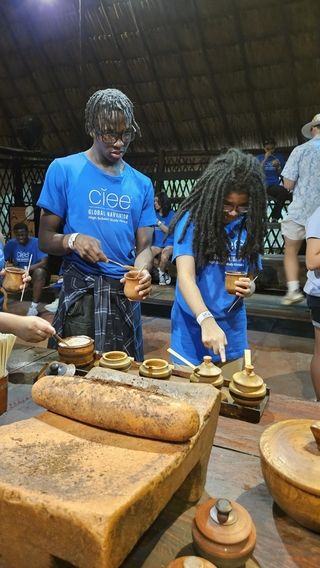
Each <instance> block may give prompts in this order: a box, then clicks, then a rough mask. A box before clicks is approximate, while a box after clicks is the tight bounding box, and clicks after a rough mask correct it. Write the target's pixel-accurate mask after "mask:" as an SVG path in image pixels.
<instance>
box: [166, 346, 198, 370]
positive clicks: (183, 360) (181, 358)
mask: <svg viewBox="0 0 320 568" xmlns="http://www.w3.org/2000/svg"><path fill="white" fill-rule="evenodd" d="M167 351H168V353H170V354H171V355H173V356H174V357H176V358H177V359H180V361H182V362H183V363H185V364H186V365H188V366H189V367H191V369H193V370H194V369H196V368H197V367H196V365H194V364H193V363H190V361H188V359H185V358H184V357H182V355H179V353H177V352H176V351H174V350H173V349H171V347H169V348H168V349H167Z"/></svg>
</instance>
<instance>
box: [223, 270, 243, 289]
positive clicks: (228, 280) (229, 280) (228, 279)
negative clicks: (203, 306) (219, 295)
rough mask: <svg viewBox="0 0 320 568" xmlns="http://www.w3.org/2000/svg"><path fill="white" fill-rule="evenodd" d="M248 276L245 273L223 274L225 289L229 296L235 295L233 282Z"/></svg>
mask: <svg viewBox="0 0 320 568" xmlns="http://www.w3.org/2000/svg"><path fill="white" fill-rule="evenodd" d="M246 276H248V275H247V273H246V272H228V271H226V272H225V289H226V290H227V292H228V293H229V294H233V295H234V294H235V293H236V287H235V281H236V280H239V278H244V277H246Z"/></svg>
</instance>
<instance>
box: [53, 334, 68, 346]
mask: <svg viewBox="0 0 320 568" xmlns="http://www.w3.org/2000/svg"><path fill="white" fill-rule="evenodd" d="M54 337H55V338H56V339H57V340H58V341H59V343H63V345H66V346H67V347H70V345H69V343H68V342H67V341H66V340H65V339H63V338H62V337H60V335H58V334H57V333H55V334H54Z"/></svg>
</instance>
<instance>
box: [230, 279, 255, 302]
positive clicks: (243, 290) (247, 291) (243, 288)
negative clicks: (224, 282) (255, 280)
mask: <svg viewBox="0 0 320 568" xmlns="http://www.w3.org/2000/svg"><path fill="white" fill-rule="evenodd" d="M251 282H252V280H251V279H250V278H248V277H244V276H243V277H241V278H239V280H236V281H235V283H234V284H235V290H236V296H239V297H240V298H248V297H249V296H251V294H252V288H251Z"/></svg>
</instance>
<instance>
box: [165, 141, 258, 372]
mask: <svg viewBox="0 0 320 568" xmlns="http://www.w3.org/2000/svg"><path fill="white" fill-rule="evenodd" d="M265 222H266V193H265V188H264V178H263V172H262V169H261V166H260V164H259V163H258V161H257V160H256V159H255V158H254V157H253V156H251V155H250V154H244V153H243V152H241V151H240V150H237V149H231V150H229V151H228V152H226V153H225V154H223V155H221V156H219V157H217V158H216V159H214V160H213V161H212V162H211V163H210V164H209V166H208V167H207V169H206V170H205V171H204V173H203V174H202V176H201V177H200V178H199V180H198V181H197V183H196V185H195V187H194V190H193V191H192V193H191V194H190V195H189V196H188V197H187V198H186V199H185V200H184V202H183V203H182V205H181V207H180V209H179V211H178V213H177V214H176V216H175V218H174V220H173V223H172V225H171V228H170V230H171V231H173V230H174V249H173V258H174V259H175V261H176V265H177V276H178V282H177V287H176V297H175V301H174V305H173V309H172V314H171V321H172V336H171V347H172V349H174V350H175V351H176V352H177V353H179V354H180V355H183V356H184V357H186V358H187V359H189V360H190V361H191V362H192V363H194V364H195V365H198V364H199V362H201V361H202V358H203V356H204V355H211V356H212V358H213V359H214V361H220V359H221V361H222V362H225V361H226V360H228V361H233V360H239V361H238V363H240V361H241V360H242V359H240V358H242V356H243V351H244V349H245V348H246V347H247V333H246V327H247V320H246V312H245V307H244V304H243V300H242V298H246V297H248V296H249V295H251V294H252V293H253V292H254V283H253V282H252V280H251V279H250V278H249V277H242V278H240V279H239V280H237V281H236V296H237V297H238V298H239V301H238V302H237V303H236V304H235V306H234V308H232V309H230V307H231V305H232V304H233V302H234V300H235V297H234V296H232V295H230V294H228V292H227V291H226V290H225V272H226V270H231V271H237V272H238V271H241V272H245V273H247V274H251V275H252V274H254V272H256V271H257V270H259V268H260V257H259V255H260V253H262V252H263V238H264V230H265ZM229 310H230V311H229ZM177 362H178V361H177ZM234 367H235V366H234Z"/></svg>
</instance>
